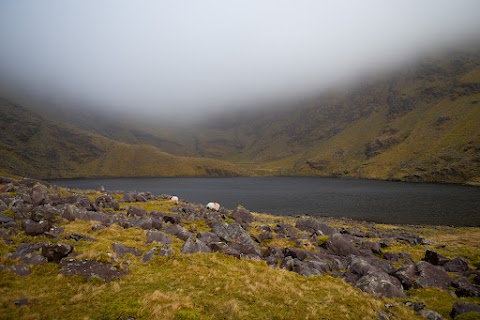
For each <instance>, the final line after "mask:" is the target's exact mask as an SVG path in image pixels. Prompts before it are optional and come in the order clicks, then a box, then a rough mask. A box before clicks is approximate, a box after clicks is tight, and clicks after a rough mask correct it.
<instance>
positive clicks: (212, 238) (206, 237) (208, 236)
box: [197, 232, 220, 245]
mask: <svg viewBox="0 0 480 320" xmlns="http://www.w3.org/2000/svg"><path fill="white" fill-rule="evenodd" d="M197 239H199V240H201V241H202V242H204V243H205V244H207V245H210V244H212V243H216V242H220V237H218V236H217V235H216V234H214V233H213V232H199V233H198V234H197Z"/></svg>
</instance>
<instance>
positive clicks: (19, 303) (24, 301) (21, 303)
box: [13, 298, 28, 307]
mask: <svg viewBox="0 0 480 320" xmlns="http://www.w3.org/2000/svg"><path fill="white" fill-rule="evenodd" d="M13 304H14V305H16V306H17V307H22V306H26V305H28V299H26V298H23V299H20V300H16V301H14V302H13Z"/></svg>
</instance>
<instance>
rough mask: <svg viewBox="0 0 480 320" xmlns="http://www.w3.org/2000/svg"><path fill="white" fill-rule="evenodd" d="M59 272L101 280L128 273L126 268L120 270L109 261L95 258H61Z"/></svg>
mask: <svg viewBox="0 0 480 320" xmlns="http://www.w3.org/2000/svg"><path fill="white" fill-rule="evenodd" d="M59 266H60V273H61V274H64V275H67V276H73V275H79V276H84V277H86V278H88V279H91V278H96V279H101V280H103V281H110V280H112V279H114V278H118V277H120V276H123V275H125V274H127V273H128V270H126V269H124V270H121V269H119V268H117V267H115V266H114V265H112V264H109V263H103V262H99V261H95V260H75V259H63V260H62V261H60V264H59Z"/></svg>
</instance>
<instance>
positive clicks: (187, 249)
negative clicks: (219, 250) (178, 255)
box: [181, 238, 212, 254]
mask: <svg viewBox="0 0 480 320" xmlns="http://www.w3.org/2000/svg"><path fill="white" fill-rule="evenodd" d="M181 251H182V253H185V254H186V253H198V252H204V253H210V252H212V250H211V249H210V247H208V246H207V245H206V244H205V243H203V242H202V241H201V240H198V239H194V238H189V239H188V240H187V241H185V244H184V245H183V247H182V249H181Z"/></svg>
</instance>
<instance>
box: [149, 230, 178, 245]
mask: <svg viewBox="0 0 480 320" xmlns="http://www.w3.org/2000/svg"><path fill="white" fill-rule="evenodd" d="M152 242H156V243H161V244H170V243H172V238H170V237H169V236H167V235H166V234H165V233H163V232H161V231H148V232H147V243H152Z"/></svg>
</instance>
